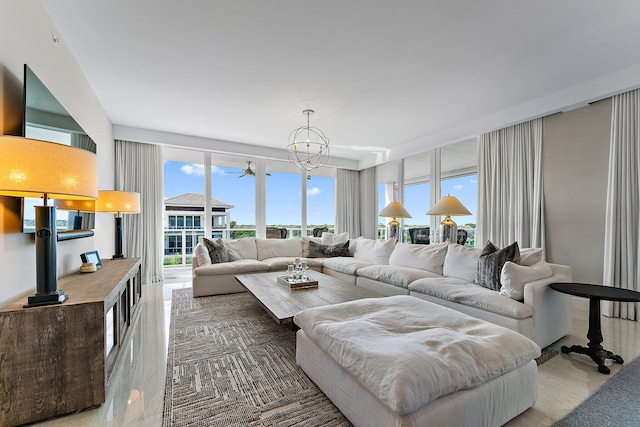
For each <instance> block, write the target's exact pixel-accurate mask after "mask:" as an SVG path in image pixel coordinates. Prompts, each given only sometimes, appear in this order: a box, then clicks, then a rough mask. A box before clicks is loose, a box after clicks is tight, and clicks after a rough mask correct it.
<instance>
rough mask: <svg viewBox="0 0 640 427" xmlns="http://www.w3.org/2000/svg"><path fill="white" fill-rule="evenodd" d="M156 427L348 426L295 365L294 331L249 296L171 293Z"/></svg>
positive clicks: (178, 290) (179, 291)
mask: <svg viewBox="0 0 640 427" xmlns="http://www.w3.org/2000/svg"><path fill="white" fill-rule="evenodd" d="M162 425H163V426H165V427H169V426H214V427H217V426H220V427H223V426H224V427H230V426H243V427H244V426H350V425H351V424H350V423H349V421H348V420H347V419H346V418H345V417H344V416H343V415H342V414H341V413H340V411H339V410H338V409H337V408H336V407H335V406H334V405H333V404H332V403H331V401H330V400H329V399H328V398H327V397H326V396H325V395H324V394H323V393H322V391H320V389H319V388H318V387H316V385H315V384H314V383H313V382H312V381H311V380H310V379H309V378H308V377H307V376H306V375H305V374H304V372H303V371H302V369H300V368H299V367H298V366H297V365H296V360H295V333H294V332H293V331H291V330H290V329H288V328H287V327H286V326H281V325H278V324H277V323H276V322H274V321H273V319H271V317H269V316H268V315H267V314H266V312H265V311H264V310H263V309H262V307H261V306H260V305H259V303H258V302H257V301H256V300H255V299H254V298H253V297H252V296H251V295H249V294H247V293H241V294H232V295H217V296H213V297H201V298H193V296H192V293H191V289H189V288H187V289H177V290H174V291H173V301H172V303H171V326H170V333H169V350H168V354H167V381H166V386H165V397H164V413H163V420H162Z"/></svg>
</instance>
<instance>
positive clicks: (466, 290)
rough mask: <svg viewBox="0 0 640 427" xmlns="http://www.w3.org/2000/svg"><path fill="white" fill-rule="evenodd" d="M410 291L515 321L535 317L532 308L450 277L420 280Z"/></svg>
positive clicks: (414, 283)
mask: <svg viewBox="0 0 640 427" xmlns="http://www.w3.org/2000/svg"><path fill="white" fill-rule="evenodd" d="M409 290H410V291H413V292H420V293H423V294H426V295H431V296H433V297H436V298H441V299H444V300H447V301H451V302H456V303H458V304H464V305H467V306H470V307H476V308H479V309H481V310H485V311H489V312H492V313H495V314H499V315H501V316H506V317H511V318H514V319H526V318H527V317H531V316H533V308H532V307H531V306H528V305H526V304H523V303H521V302H518V301H515V300H513V299H511V298H509V297H506V296H504V295H500V294H499V293H498V292H495V291H492V290H491V289H488V288H483V287H482V286H478V285H476V284H474V283H470V282H467V281H466V280H460V279H452V278H449V277H440V278H427V279H418V280H416V281H415V282H412V283H410V284H409Z"/></svg>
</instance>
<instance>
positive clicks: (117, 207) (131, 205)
mask: <svg viewBox="0 0 640 427" xmlns="http://www.w3.org/2000/svg"><path fill="white" fill-rule="evenodd" d="M96 212H103V213H112V214H115V218H116V229H115V237H116V249H115V251H116V253H115V254H114V255H113V258H112V259H124V254H123V253H122V216H120V215H121V214H137V213H140V193H134V192H129V191H114V190H100V191H98V201H97V202H96Z"/></svg>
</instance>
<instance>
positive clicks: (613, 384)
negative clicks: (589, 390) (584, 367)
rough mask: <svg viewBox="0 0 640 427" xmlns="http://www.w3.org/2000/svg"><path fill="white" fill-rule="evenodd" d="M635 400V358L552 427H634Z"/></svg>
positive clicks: (639, 363)
mask: <svg viewBox="0 0 640 427" xmlns="http://www.w3.org/2000/svg"><path fill="white" fill-rule="evenodd" d="M639 400H640V358H637V359H635V360H634V361H632V362H631V363H629V364H628V365H627V366H625V367H624V368H623V369H622V370H621V371H620V372H618V373H617V374H615V375H614V376H613V377H612V378H611V379H610V380H608V381H607V382H606V383H604V384H603V385H602V387H600V388H599V389H598V390H596V392H595V393H593V394H592V395H591V396H589V397H588V398H587V400H585V401H584V402H582V403H581V404H580V405H578V406H577V407H576V408H575V409H574V410H573V411H571V412H570V413H569V414H568V415H567V416H566V417H564V418H563V419H561V420H560V421H558V422H557V423H556V424H554V425H553V426H554V427H572V426H581V427H601V426H615V427H638V426H639V425H640V405H638V401H639Z"/></svg>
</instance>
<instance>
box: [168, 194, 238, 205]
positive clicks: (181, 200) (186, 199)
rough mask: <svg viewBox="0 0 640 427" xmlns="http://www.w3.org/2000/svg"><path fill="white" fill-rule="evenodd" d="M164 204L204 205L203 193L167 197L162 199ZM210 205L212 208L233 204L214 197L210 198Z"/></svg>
mask: <svg viewBox="0 0 640 427" xmlns="http://www.w3.org/2000/svg"><path fill="white" fill-rule="evenodd" d="M164 204H165V206H167V205H171V206H202V207H204V194H201V193H185V194H181V195H179V196H175V197H169V198H168V199H166V200H165V201H164ZM211 207H212V208H224V209H231V208H233V205H231V204H229V203H227V202H223V201H222V200H218V199H216V198H213V197H212V198H211Z"/></svg>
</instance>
